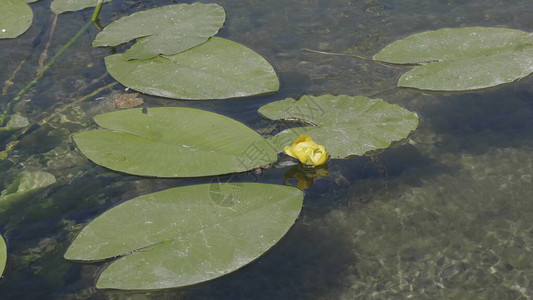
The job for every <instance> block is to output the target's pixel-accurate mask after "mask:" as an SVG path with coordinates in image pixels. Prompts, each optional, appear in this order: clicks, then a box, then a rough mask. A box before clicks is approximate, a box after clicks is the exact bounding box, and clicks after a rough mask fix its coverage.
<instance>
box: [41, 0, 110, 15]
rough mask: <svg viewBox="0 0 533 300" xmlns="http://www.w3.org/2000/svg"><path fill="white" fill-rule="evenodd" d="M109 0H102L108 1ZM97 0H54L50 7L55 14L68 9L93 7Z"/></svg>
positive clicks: (75, 9)
mask: <svg viewBox="0 0 533 300" xmlns="http://www.w3.org/2000/svg"><path fill="white" fill-rule="evenodd" d="M110 1H111V0H104V2H110ZM97 3H98V1H97V0H54V1H52V4H51V5H50V8H51V9H52V11H53V12H54V13H55V14H57V15H58V14H61V13H64V12H68V11H78V10H82V9H86V8H89V7H95V6H96V4H97Z"/></svg>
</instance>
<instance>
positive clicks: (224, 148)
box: [74, 107, 277, 177]
mask: <svg viewBox="0 0 533 300" xmlns="http://www.w3.org/2000/svg"><path fill="white" fill-rule="evenodd" d="M143 111H144V112H143ZM94 119H95V121H96V123H98V125H100V126H102V127H104V128H107V129H109V130H92V131H85V132H81V133H78V134H76V135H74V140H75V142H76V144H77V145H78V148H79V149H80V150H81V152H83V154H85V156H87V157H88V158H89V159H90V160H92V161H94V162H95V163H97V164H99V165H102V166H104V167H107V168H110V169H112V170H116V171H120V172H125V173H129V174H135V175H143V176H157V177H196V176H208V175H218V174H226V173H233V172H242V171H247V170H250V169H253V168H257V167H260V166H262V165H266V164H269V163H272V162H275V161H276V160H277V155H276V152H275V151H274V150H273V149H272V148H271V147H270V145H269V144H268V143H267V142H266V140H265V139H264V138H263V137H262V136H260V135H259V134H258V133H256V132H255V131H253V130H252V129H250V128H248V127H246V126H245V125H244V124H242V123H240V122H237V121H235V120H233V119H230V118H228V117H225V116H222V115H219V114H215V113H212V112H208V111H204V110H199V109H193V108H185V107H159V108H148V109H146V108H145V109H128V110H122V111H115V112H111V113H105V114H101V115H97V116H96V117H95V118H94Z"/></svg>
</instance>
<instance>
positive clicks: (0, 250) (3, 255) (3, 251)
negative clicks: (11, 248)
mask: <svg viewBox="0 0 533 300" xmlns="http://www.w3.org/2000/svg"><path fill="white" fill-rule="evenodd" d="M6 262H7V246H6V242H5V241H4V238H3V237H2V236H1V235H0V276H1V275H2V273H4V269H5V268H6Z"/></svg>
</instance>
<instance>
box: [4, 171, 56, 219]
mask: <svg viewBox="0 0 533 300" xmlns="http://www.w3.org/2000/svg"><path fill="white" fill-rule="evenodd" d="M55 182H56V178H55V176H54V175H52V174H50V173H48V172H44V171H22V172H20V174H19V175H18V176H17V177H16V178H15V180H13V182H12V183H11V185H9V187H8V188H7V189H5V190H3V191H2V193H0V212H3V211H5V210H7V209H8V208H9V207H10V206H11V205H13V204H15V203H16V202H18V201H20V200H22V199H24V198H27V197H29V196H31V195H33V194H34V193H35V192H37V191H39V190H40V189H43V188H45V187H47V186H49V185H52V184H54V183H55Z"/></svg>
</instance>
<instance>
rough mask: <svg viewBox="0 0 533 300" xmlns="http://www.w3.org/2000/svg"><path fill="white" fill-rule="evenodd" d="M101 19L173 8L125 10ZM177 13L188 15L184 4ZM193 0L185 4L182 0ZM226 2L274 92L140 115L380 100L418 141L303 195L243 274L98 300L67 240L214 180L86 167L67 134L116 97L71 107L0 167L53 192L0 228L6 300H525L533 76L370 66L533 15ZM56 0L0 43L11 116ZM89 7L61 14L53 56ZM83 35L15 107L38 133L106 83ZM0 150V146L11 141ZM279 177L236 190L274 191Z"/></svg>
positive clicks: (234, 35) (452, 7) (500, 8)
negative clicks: (445, 36) (286, 227)
mask: <svg viewBox="0 0 533 300" xmlns="http://www.w3.org/2000/svg"><path fill="white" fill-rule="evenodd" d="M116 2H117V3H114V4H108V5H106V6H104V9H103V11H102V14H101V21H102V23H104V24H106V23H108V22H110V21H111V20H112V19H114V18H117V17H119V16H123V15H126V14H129V13H131V12H133V11H136V10H140V9H145V8H150V7H154V6H159V5H165V4H170V3H174V2H177V1H143V2H142V3H140V2H139V1H116ZM180 2H182V1H180ZM187 2H189V1H187ZM213 2H215V3H218V4H221V5H222V6H224V8H225V10H226V12H227V22H226V24H225V27H224V28H223V29H222V30H221V32H220V34H219V35H220V36H224V37H228V38H230V39H233V40H235V41H237V42H240V43H243V44H245V45H247V46H248V47H250V48H252V49H254V50H255V51H257V52H259V53H260V54H262V55H263V56H265V57H266V58H267V59H268V60H269V61H270V62H271V63H272V64H273V66H274V67H275V69H276V71H277V72H278V75H279V77H280V81H281V86H282V87H281V89H280V91H279V92H277V93H275V94H273V95H268V96H261V97H254V98H248V99H238V100H225V101H207V102H191V101H189V102H187V101H175V100H168V99H161V98H156V97H149V96H146V97H144V98H145V105H146V106H161V105H179V106H190V107H197V108H202V109H207V110H210V111H215V112H218V113H221V114H224V115H227V116H230V117H233V118H235V119H238V120H240V121H242V122H244V123H246V124H247V125H249V126H251V127H253V128H256V129H260V128H262V127H264V126H267V125H268V124H269V121H268V120H264V119H262V118H261V117H260V116H259V115H258V114H257V113H256V110H257V108H258V107H260V106H261V105H263V104H265V103H268V102H271V101H274V100H280V99H284V98H286V97H299V96H301V95H304V94H313V95H320V94H349V95H365V96H373V97H380V98H383V99H385V100H387V101H388V102H391V103H396V104H399V105H401V106H403V107H405V108H407V109H409V110H412V111H416V112H417V113H418V114H419V116H420V117H421V124H420V127H419V129H418V130H417V131H415V132H414V133H413V134H412V136H411V138H410V142H409V143H407V144H404V145H400V146H397V147H394V148H391V149H388V150H386V151H384V152H382V153H380V154H378V155H376V156H374V157H360V158H354V159H350V160H342V161H340V160H332V161H330V165H329V170H330V171H329V175H328V176H327V177H326V178H322V179H319V180H317V181H316V182H315V183H314V185H313V187H312V188H311V189H309V190H308V191H307V194H306V198H305V200H304V204H305V205H304V208H303V211H302V214H301V216H300V218H299V219H298V221H297V222H296V224H295V225H294V227H293V228H292V229H291V230H290V231H289V233H288V234H287V236H285V237H284V238H283V239H282V240H281V241H280V243H279V244H278V245H276V246H275V247H274V248H273V249H272V250H271V251H269V252H268V253H267V254H265V255H264V256H262V257H261V258H259V259H258V260H257V261H255V262H253V263H252V264H250V265H248V266H246V267H244V268H243V269H241V270H239V271H237V272H235V273H233V274H230V275H227V276H224V277H222V278H218V279H216V280H213V281H210V282H207V283H203V284H199V285H196V286H192V287H188V288H183V289H171V290H165V291H156V292H122V291H99V290H96V289H95V287H94V285H95V282H96V278H97V276H98V274H99V273H100V272H101V271H102V267H103V265H102V264H81V263H74V262H68V261H65V260H64V259H63V258H62V255H63V253H64V251H65V250H66V248H67V247H68V245H69V244H70V242H71V241H72V239H73V238H74V236H75V234H76V233H77V232H79V230H80V229H81V228H82V227H83V226H84V225H85V224H87V223H88V222H90V221H91V220H92V219H94V218H95V217H96V216H98V215H99V214H101V213H102V212H104V211H105V210H107V209H109V208H111V207H113V206H115V205H117V204H118V203H121V202H123V201H125V200H128V199H131V198H133V197H136V196H138V195H141V194H146V193H149V192H153V191H157V190H161V189H164V188H168V187H173V186H180V185H185V184H193V183H204V182H209V181H210V180H211V178H204V179H176V180H171V179H164V180H161V179H146V178H141V177H135V176H128V175H123V174H118V173H115V172H111V171H109V170H106V169H104V168H102V167H99V166H96V165H95V164H93V163H91V162H89V161H87V160H86V159H85V158H84V157H83V156H81V155H80V154H79V153H78V152H77V151H76V149H75V147H74V145H73V143H72V141H71V139H70V135H71V134H72V133H74V132H77V131H81V130H84V129H86V128H88V127H90V126H93V125H92V121H91V117H92V116H93V115H94V114H97V113H100V112H105V111H110V110H113V108H112V106H111V105H110V100H109V99H110V95H111V94H112V93H117V92H119V91H121V89H122V88H121V87H120V86H115V87H114V88H112V90H105V91H103V92H102V93H101V94H99V95H97V96H95V97H92V98H90V99H88V100H87V101H85V102H82V103H81V104H80V105H76V106H74V107H73V109H70V110H67V111H66V112H65V113H64V114H62V116H61V117H58V118H54V119H52V120H51V121H50V123H49V124H47V125H44V126H42V127H41V128H39V129H36V130H35V131H33V132H32V133H30V134H28V135H26V136H25V137H23V138H22V140H21V143H20V144H19V145H18V147H17V148H16V149H15V150H14V151H13V152H12V153H11V156H10V157H9V158H8V159H6V160H3V161H0V184H2V185H3V186H2V188H4V187H6V186H7V185H9V183H10V182H11V181H12V180H13V178H14V177H15V176H16V175H17V174H18V173H20V172H21V171H22V170H45V171H47V172H50V173H52V174H54V175H55V176H56V178H57V179H58V181H57V183H56V184H54V185H52V186H50V187H49V188H47V189H45V190H43V191H42V192H40V193H39V194H37V195H35V196H33V197H32V198H31V199H28V200H25V201H24V202H23V203H19V204H18V205H17V206H15V207H13V208H11V209H10V210H8V211H7V212H6V213H3V214H2V215H0V230H1V234H2V235H3V236H4V237H5V238H6V240H7V244H8V249H9V258H8V266H7V269H6V271H5V273H4V277H3V278H2V280H1V281H0V295H1V297H0V298H2V299H178V298H179V299H409V298H412V299H531V298H532V297H533V253H532V251H533V221H532V220H533V178H532V176H533V174H532V170H533V156H532V155H531V153H532V152H533V77H531V76H529V77H527V78H524V79H522V80H520V81H519V82H515V83H512V84H509V85H506V86H501V87H497V88H492V89H489V90H483V91H477V92H471V93H462V94H460V93H422V92H418V91H413V90H408V89H398V88H395V83H396V80H397V78H398V76H399V75H400V74H401V73H402V72H403V70H402V69H396V68H388V67H385V66H382V65H379V64H376V63H373V62H371V61H366V60H361V59H357V58H353V57H348V56H336V55H325V54H318V53H315V52H311V51H308V50H306V49H311V50H319V51H327V52H339V53H353V54H357V55H363V56H367V57H370V56H372V55H373V54H375V53H376V52H377V51H379V50H380V49H381V48H382V47H384V46H385V45H387V44H388V43H390V42H392V41H394V40H396V39H399V38H402V37H404V36H406V35H409V34H412V33H415V32H420V31H425V30H431V29H436V28H441V27H460V26H498V27H510V28H517V29H523V30H527V31H533V18H531V16H533V5H531V4H532V3H531V1H528V0H522V1H520V0H516V1H496V0H489V1H481V0H475V1H437V0H428V1H420V0H418V1H415V0H405V1H392V0H388V1H377V0H376V1H372V0H366V1H341V0H334V1H325V0H313V1H286V0H285V1H282V0H268V1H254V0H248V1H234V0H226V1H213ZM49 4H50V1H47V0H42V1H39V2H37V3H35V4H32V8H33V9H34V12H35V14H36V16H35V20H34V25H33V26H32V28H31V29H30V30H29V31H28V32H27V33H26V34H24V35H23V36H21V37H19V38H18V39H14V40H7V41H6V40H4V41H0V49H2V50H1V51H0V61H1V62H2V64H1V68H0V74H1V76H0V77H1V78H2V81H5V80H7V79H8V78H9V77H10V76H11V74H12V73H13V72H14V70H15V69H16V68H17V66H18V65H19V63H20V62H22V61H25V64H24V65H23V66H22V67H21V69H20V71H19V72H18V73H17V76H16V77H15V78H14V79H13V82H14V83H15V84H14V85H13V86H11V87H10V88H9V90H8V91H7V94H6V95H3V96H2V98H1V99H0V101H2V103H5V102H6V101H9V99H11V98H12V97H13V94H14V93H16V92H17V91H18V90H20V89H21V88H22V87H23V86H24V85H25V84H26V83H27V82H29V81H30V80H31V79H32V78H33V76H34V74H35V66H36V65H37V64H38V58H39V56H40V55H41V53H42V52H43V51H44V49H45V45H46V43H47V41H48V36H49V33H50V29H51V24H52V15H51V14H50V12H49V9H48V7H49ZM91 13H92V12H91V11H90V10H87V11H83V12H78V13H69V14H64V15H60V16H59V18H58V20H57V27H56V28H55V32H54V34H53V36H52V39H51V41H52V43H51V46H50V48H49V50H48V52H49V55H53V53H55V52H56V51H58V49H59V48H60V47H61V46H62V45H63V44H64V43H66V42H67V41H68V40H69V39H70V37H71V36H72V35H73V34H75V32H77V30H78V29H79V28H81V27H82V26H83V24H84V23H85V22H86V21H87V19H88V18H89V17H90V15H91ZM96 32H97V30H96V29H95V28H91V29H89V30H88V31H87V33H86V34H84V35H83V36H82V37H81V38H80V39H79V40H78V41H77V42H76V44H74V45H73V47H72V48H71V49H69V51H67V52H66V53H65V54H64V55H63V56H61V59H59V60H58V61H57V63H56V64H55V65H54V66H53V67H52V68H51V69H50V70H49V71H48V72H47V73H46V75H45V76H44V77H43V78H42V79H41V80H40V81H39V83H38V84H37V85H36V86H35V87H34V88H32V89H31V90H30V91H29V93H27V94H26V95H25V97H24V98H23V101H21V102H20V103H18V104H17V105H16V106H15V111H17V112H19V113H21V114H23V115H25V116H27V117H28V118H29V119H30V120H31V121H32V122H38V121H39V120H41V119H43V118H45V117H47V116H48V115H50V114H51V113H52V112H54V111H55V110H56V109H57V108H59V107H61V106H62V105H65V104H67V103H70V102H72V101H75V100H76V99H79V98H80V97H82V96H84V95H87V94H89V93H90V92H91V91H93V90H95V89H97V88H99V87H102V86H104V85H105V84H108V83H111V82H113V79H112V78H110V77H109V76H105V68H104V66H103V57H104V56H106V55H108V54H109V53H110V50H108V49H99V48H91V47H90V46H89V45H90V43H91V41H92V39H93V37H94V35H95V34H96ZM2 143H3V142H2ZM285 171H286V169H270V170H266V171H265V172H264V173H263V174H262V175H256V174H241V175H239V180H241V181H255V180H257V181H259V182H265V183H277V184H282V183H283V181H284V173H285Z"/></svg>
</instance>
